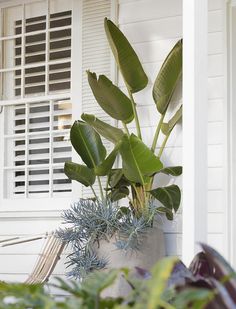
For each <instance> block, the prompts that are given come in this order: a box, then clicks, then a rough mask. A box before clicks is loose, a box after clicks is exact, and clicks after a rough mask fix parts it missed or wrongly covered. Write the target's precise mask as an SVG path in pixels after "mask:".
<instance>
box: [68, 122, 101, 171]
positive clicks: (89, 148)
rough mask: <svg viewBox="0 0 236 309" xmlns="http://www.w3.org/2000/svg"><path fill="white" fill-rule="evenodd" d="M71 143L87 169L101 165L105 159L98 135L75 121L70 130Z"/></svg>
mask: <svg viewBox="0 0 236 309" xmlns="http://www.w3.org/2000/svg"><path fill="white" fill-rule="evenodd" d="M70 139H71V143H72V145H73V147H74V149H75V150H76V152H77V153H78V154H79V155H80V157H81V159H82V160H83V161H84V163H85V164H86V165H87V166H88V167H89V168H94V167H95V166H98V165H99V164H101V163H102V162H103V161H104V160H105V157H106V148H105V147H104V146H103V143H102V140H101V137H100V135H99V134H98V133H97V132H96V131H95V130H94V129H93V128H92V127H91V126H90V125H88V124H87V123H85V122H83V121H75V122H74V124H73V126H72V127H71V130H70Z"/></svg>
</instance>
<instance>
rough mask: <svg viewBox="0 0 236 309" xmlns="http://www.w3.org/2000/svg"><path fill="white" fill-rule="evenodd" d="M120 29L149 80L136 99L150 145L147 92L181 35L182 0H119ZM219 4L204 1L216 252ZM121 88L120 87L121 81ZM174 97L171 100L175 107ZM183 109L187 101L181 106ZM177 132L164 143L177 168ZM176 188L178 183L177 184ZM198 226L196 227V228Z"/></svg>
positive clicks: (220, 203) (220, 215)
mask: <svg viewBox="0 0 236 309" xmlns="http://www.w3.org/2000/svg"><path fill="white" fill-rule="evenodd" d="M119 3H120V5H119V24H120V27H121V29H122V30H123V31H124V33H125V34H126V35H127V37H128V39H129V40H130V42H131V43H132V44H133V46H134V48H135V50H136V51H137V53H138V55H139V56H140V59H141V61H142V63H143V66H144V68H145V70H146V72H147V74H148V76H149V86H148V89H147V90H144V91H143V92H140V93H139V94H138V95H136V100H137V104H138V112H139V115H140V116H141V119H142V121H141V123H142V128H143V131H144V135H145V138H146V142H147V143H149V144H150V141H151V139H152V137H153V132H154V128H155V125H156V123H157V120H158V113H157V111H156V108H155V105H154V102H153V99H152V97H151V87H152V85H153V82H154V80H155V77H156V74H157V72H158V70H159V68H160V65H161V63H162V61H163V60H164V58H165V56H166V55H167V53H168V52H169V50H170V49H171V47H172V46H173V44H174V43H175V42H176V41H177V40H178V39H179V38H180V37H181V36H182V1H181V0H165V1H163V0H136V1H135V0H128V1H127V0H120V1H119ZM223 24H224V0H209V70H208V76H209V78H208V93H209V104H208V241H209V243H210V244H212V245H213V246H214V247H216V248H217V249H219V250H220V251H221V252H224V253H225V252H226V251H225V250H226V248H225V244H226V241H225V237H226V235H225V230H226V227H225V217H224V216H225V211H226V207H227V205H225V204H224V203H225V200H224V194H225V191H224V190H225V187H224V153H223V149H226V148H225V147H224V140H225V137H224V132H225V131H224V125H225V124H224V106H223V105H224V103H226V102H224V100H223V99H224V54H223V52H224V50H223V48H224V47H223V46H224V25H223ZM120 84H121V85H122V82H120ZM178 100H179V98H178V97H177V98H176V99H175V100H174V101H177V102H178ZM184 104H187V102H184ZM181 146H182V139H181V127H180V126H178V127H177V128H176V129H175V132H174V133H173V135H172V138H171V139H170V141H169V142H168V144H167V148H166V151H165V152H164V154H163V160H164V162H165V163H167V164H172V165H178V164H181V159H182V147H181ZM177 183H180V184H181V179H178V180H177ZM199 224H200V223H199ZM164 231H165V239H166V246H167V254H168V255H176V254H177V255H180V254H181V238H182V237H181V231H182V224H181V211H180V214H178V215H177V216H176V219H175V222H174V224H171V223H168V222H166V223H165V224H164Z"/></svg>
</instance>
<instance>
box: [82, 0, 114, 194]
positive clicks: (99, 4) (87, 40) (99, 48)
mask: <svg viewBox="0 0 236 309" xmlns="http://www.w3.org/2000/svg"><path fill="white" fill-rule="evenodd" d="M111 6H112V4H111V1H109V0H98V1H96V5H95V3H94V1H93V0H85V1H83V26H82V28H83V32H82V59H83V64H82V66H83V68H82V69H83V76H82V110H83V112H84V113H88V114H94V115H95V116H96V117H98V118H99V119H101V120H103V121H105V122H107V123H111V118H110V117H109V116H108V115H107V114H106V113H105V112H104V111H103V110H102V109H101V108H100V106H99V105H98V103H97V102H96V100H95V99H94V96H93V94H92V91H91V89H90V87H89V85H88V81H87V74H86V70H90V71H91V72H95V73H97V75H100V74H104V75H106V76H107V77H108V78H111V57H110V56H111V54H110V49H109V45H108V42H107V39H106V34H105V31H104V18H105V17H110V15H111ZM103 143H104V145H105V147H106V148H107V151H108V153H109V151H110V150H111V144H110V143H109V142H107V141H106V140H103ZM102 184H103V187H105V181H104V180H103V181H102ZM94 187H95V190H96V191H97V192H99V191H98V185H97V184H95V186H94ZM82 192H83V196H84V197H86V196H91V190H90V188H89V187H88V188H86V187H83V188H82Z"/></svg>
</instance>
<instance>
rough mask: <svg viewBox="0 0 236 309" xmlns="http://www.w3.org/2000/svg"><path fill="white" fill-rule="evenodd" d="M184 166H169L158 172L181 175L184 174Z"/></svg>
mask: <svg viewBox="0 0 236 309" xmlns="http://www.w3.org/2000/svg"><path fill="white" fill-rule="evenodd" d="M182 170H183V168H182V166H168V167H165V168H163V169H162V170H160V171H159V172H158V173H162V174H166V175H171V176H180V175H181V174H182Z"/></svg>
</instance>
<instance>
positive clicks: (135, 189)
mask: <svg viewBox="0 0 236 309" xmlns="http://www.w3.org/2000/svg"><path fill="white" fill-rule="evenodd" d="M132 187H133V189H134V191H135V193H136V197H137V200H138V202H139V205H140V206H141V207H142V199H141V198H140V195H139V192H138V190H137V188H136V186H135V185H132ZM133 199H134V198H133ZM136 210H137V212H138V211H139V209H138V207H137V209H136Z"/></svg>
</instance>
